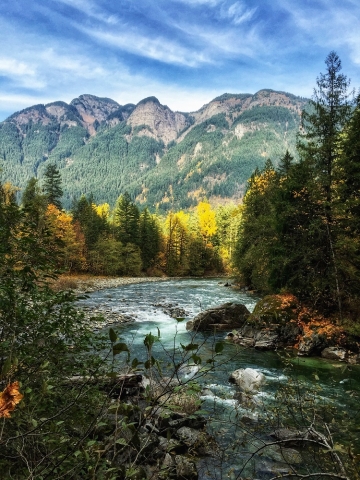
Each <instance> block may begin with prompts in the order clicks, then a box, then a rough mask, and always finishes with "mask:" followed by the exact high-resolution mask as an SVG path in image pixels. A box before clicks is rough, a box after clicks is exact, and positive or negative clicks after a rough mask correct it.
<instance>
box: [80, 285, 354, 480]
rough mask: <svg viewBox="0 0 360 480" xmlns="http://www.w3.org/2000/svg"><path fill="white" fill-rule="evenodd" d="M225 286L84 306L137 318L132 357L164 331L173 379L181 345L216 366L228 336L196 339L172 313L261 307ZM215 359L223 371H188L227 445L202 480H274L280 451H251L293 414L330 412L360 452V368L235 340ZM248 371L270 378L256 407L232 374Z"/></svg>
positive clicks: (337, 437) (133, 294)
mask: <svg viewBox="0 0 360 480" xmlns="http://www.w3.org/2000/svg"><path fill="white" fill-rule="evenodd" d="M224 282H226V280H225V281H224V279H221V278H220V279H209V278H205V279H176V280H167V281H159V282H151V283H139V284H132V285H124V286H121V287H117V288H112V289H107V290H100V291H96V292H93V293H91V294H89V297H88V298H87V299H85V300H82V301H81V304H82V305H84V306H86V307H87V308H91V309H93V308H94V309H95V308H99V307H101V308H107V309H108V310H110V311H112V312H113V313H119V314H122V315H126V316H130V317H132V318H133V319H134V320H135V321H134V322H132V323H126V324H122V325H119V326H118V327H119V328H118V332H119V335H120V336H121V341H124V342H126V343H127V344H128V345H130V348H131V356H132V358H133V357H137V358H138V359H139V360H140V361H144V360H146V359H147V352H146V349H145V347H144V337H145V335H147V334H148V333H150V332H151V333H152V334H153V335H156V336H158V334H159V333H160V342H156V343H155V344H154V348H153V352H152V354H153V356H154V357H155V358H156V359H157V360H159V361H161V362H162V365H163V368H164V372H165V373H164V374H166V369H168V370H171V367H172V366H173V365H174V363H176V362H178V361H179V353H178V347H179V346H180V345H181V344H183V345H187V344H189V343H191V342H192V343H196V344H198V345H201V348H200V350H199V351H198V352H197V355H199V356H200V357H201V358H202V365H210V364H207V363H206V360H207V359H209V358H211V356H212V355H213V351H214V345H215V343H216V342H219V341H221V340H222V339H223V338H224V336H225V333H226V332H221V333H216V334H211V335H210V334H207V335H203V334H197V335H195V336H194V334H193V333H192V332H187V331H186V321H182V322H178V321H177V320H176V319H175V318H173V317H172V316H171V315H173V316H177V317H186V319H191V318H192V317H194V316H195V315H196V314H198V313H199V312H200V311H202V310H205V309H207V308H209V307H212V306H217V305H220V304H222V303H225V302H238V303H243V304H245V305H246V306H247V308H248V309H249V310H250V311H252V310H253V308H254V306H255V304H256V302H257V300H258V298H256V297H254V296H251V295H247V294H246V293H245V292H239V291H236V290H234V289H232V288H228V287H225V286H224ZM115 327H116V325H115V326H114V328H115ZM174 352H175V353H174ZM176 352H177V353H176ZM215 360H216V362H215V368H214V369H212V370H209V371H208V372H206V373H203V372H200V373H199V372H197V370H198V368H197V367H195V366H190V367H189V368H184V369H183V370H182V375H183V378H184V379H186V380H190V379H191V377H192V376H194V378H196V379H197V380H198V382H199V383H200V385H201V387H202V392H201V399H202V406H201V409H202V410H204V411H207V412H208V415H209V418H210V420H209V422H208V430H209V431H210V432H211V433H212V434H214V436H215V437H216V440H217V442H218V443H219V445H220V450H219V451H218V452H217V455H215V457H216V458H211V460H209V459H208V460H202V461H201V462H200V463H199V469H200V472H201V473H200V477H199V478H201V479H202V480H210V479H222V478H230V479H235V478H239V475H240V474H241V475H242V477H243V478H245V476H248V477H247V478H259V479H260V478H262V479H267V478H272V477H274V476H275V474H278V475H279V474H281V473H284V472H285V471H289V467H288V465H287V464H286V462H285V463H284V459H283V457H282V456H281V455H280V458H279V452H278V451H277V450H276V449H273V450H271V451H270V453H269V452H268V450H267V451H266V452H265V451H263V452H259V453H260V455H255V456H254V457H253V458H252V459H251V460H250V461H249V462H247V460H248V459H249V458H250V457H251V453H252V452H254V451H255V450H256V449H257V448H259V447H261V446H262V445H263V444H264V442H265V441H268V440H269V437H266V436H265V434H264V432H265V431H266V429H267V430H268V431H270V430H269V426H270V427H271V426H272V427H273V428H274V429H275V428H277V427H279V426H281V424H282V422H283V421H284V419H285V417H284V416H283V415H284V413H283V412H285V410H286V411H287V412H288V414H289V416H290V417H292V418H293V422H294V425H298V424H297V423H296V422H299V418H298V416H299V415H300V416H301V417H302V420H303V422H304V424H306V421H308V420H309V419H308V416H309V415H310V411H311V412H312V414H313V412H314V411H315V410H316V411H318V412H322V415H324V421H326V422H327V423H328V424H330V425H331V430H332V431H333V432H334V434H333V438H334V442H335V445H337V444H338V445H340V447H339V448H342V449H345V450H346V449H349V447H350V446H351V445H352V447H351V448H352V449H353V450H354V451H355V452H356V451H357V453H359V445H360V440H359V439H360V411H359V410H360V406H359V405H360V402H359V398H360V366H347V365H345V364H341V363H337V362H332V361H329V360H324V359H321V358H315V357H310V358H306V357H300V358H299V357H296V356H294V355H293V354H292V353H290V354H289V353H286V352H269V351H267V352H262V351H256V350H254V349H246V348H242V347H237V346H234V345H232V344H231V343H228V342H224V349H223V351H222V352H221V354H220V355H217V356H216V359H215ZM247 367H250V368H253V369H256V370H259V371H261V372H262V373H263V374H264V375H265V377H266V383H265V385H264V386H263V387H262V388H261V390H260V392H259V393H258V394H256V395H255V396H254V397H253V399H252V401H251V404H250V405H248V404H246V402H245V403H244V402H239V401H238V395H239V391H238V387H236V386H235V385H233V384H230V383H229V381H228V378H229V375H230V373H231V372H232V371H234V370H236V369H238V368H247ZM199 375H200V376H199ZM198 376H199V378H197V377H198ZM286 389H288V390H286ZM300 393H301V397H300ZM296 395H298V397H296ZM306 406H309V412H306V411H305V410H306ZM291 408H292V409H293V412H291V411H290V410H291ZM282 409H283V410H282ZM289 409H290V410H289ZM289 412H290V413H289ZM324 412H325V413H324ZM295 417H296V418H295ZM309 421H310V420H309ZM245 464H246V468H245V470H244V471H242V469H243V468H244V465H245ZM298 468H301V466H300V467H298ZM282 469H283V470H282ZM286 469H287V470H286ZM274 472H275V473H274Z"/></svg>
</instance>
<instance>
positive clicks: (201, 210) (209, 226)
mask: <svg viewBox="0 0 360 480" xmlns="http://www.w3.org/2000/svg"><path fill="white" fill-rule="evenodd" d="M196 212H197V215H198V219H199V226H200V231H201V234H202V236H203V238H204V240H205V241H208V239H209V238H210V237H212V236H213V235H215V233H216V219H215V212H214V210H212V208H211V205H210V204H209V203H207V202H200V203H199V204H198V206H197V207H196Z"/></svg>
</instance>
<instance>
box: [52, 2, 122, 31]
mask: <svg viewBox="0 0 360 480" xmlns="http://www.w3.org/2000/svg"><path fill="white" fill-rule="evenodd" d="M53 1H55V2H60V3H64V4H65V5H69V6H70V7H73V8H76V9H77V10H79V11H80V12H82V13H84V14H85V15H87V16H88V17H91V18H94V19H96V20H99V21H101V22H104V23H107V24H109V25H116V24H117V23H119V19H118V17H117V16H116V15H109V14H108V13H106V12H104V11H103V10H101V9H100V8H99V7H98V5H97V4H96V3H95V2H93V1H92V0H53Z"/></svg>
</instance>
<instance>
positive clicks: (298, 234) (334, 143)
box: [234, 52, 360, 334]
mask: <svg viewBox="0 0 360 480" xmlns="http://www.w3.org/2000/svg"><path fill="white" fill-rule="evenodd" d="M326 65H327V70H326V73H325V74H321V75H320V77H319V78H318V80H317V88H316V90H315V94H314V99H313V101H312V102H311V105H310V107H311V109H310V110H308V111H307V112H304V113H303V124H302V130H301V132H300V134H299V137H298V153H299V157H300V160H299V161H298V162H294V159H293V158H292V156H291V155H290V154H289V153H288V152H286V153H285V154H284V156H283V157H282V159H281V161H280V163H279V166H278V167H277V168H274V167H273V165H272V163H271V162H270V161H268V162H267V164H266V165H265V167H264V168H263V169H262V170H261V171H259V170H257V171H256V172H254V174H253V175H252V177H251V179H250V181H249V187H248V190H247V193H246V196H245V198H244V202H243V206H242V217H241V224H240V232H239V235H238V239H239V240H238V242H237V245H236V252H235V255H234V264H235V266H236V268H237V270H238V272H239V274H240V276H241V278H242V280H243V282H244V283H245V284H246V285H250V286H251V287H252V288H255V289H257V290H259V291H261V292H264V293H279V292H290V293H293V294H295V295H296V296H298V298H299V299H300V300H302V301H304V302H306V303H307V304H308V305H310V306H312V307H313V308H316V309H318V310H320V311H321V312H322V313H324V314H325V315H334V313H336V317H337V319H338V320H340V321H343V322H345V323H347V324H348V325H347V327H348V328H349V329H350V330H352V331H353V333H357V334H359V333H360V328H359V317H360V296H359V292H360V283H359V282H360V275H359V273H360V270H359V268H360V250H359V225H360V195H359V192H360V143H359V131H360V130H359V128H360V123H359V121H360V96H358V97H357V98H356V100H355V102H354V101H353V100H352V97H351V95H349V93H348V87H349V82H348V80H347V78H346V77H345V76H344V75H343V74H342V73H341V62H340V59H339V58H338V56H337V55H336V54H335V53H334V52H331V53H330V54H329V56H328V57H327V59H326Z"/></svg>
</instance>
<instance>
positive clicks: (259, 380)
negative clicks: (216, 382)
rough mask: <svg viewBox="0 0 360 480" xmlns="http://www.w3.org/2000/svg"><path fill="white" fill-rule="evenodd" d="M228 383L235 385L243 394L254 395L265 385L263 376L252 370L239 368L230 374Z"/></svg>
mask: <svg viewBox="0 0 360 480" xmlns="http://www.w3.org/2000/svg"><path fill="white" fill-rule="evenodd" d="M229 382H232V383H236V385H238V386H239V387H240V388H241V390H242V391H243V392H247V393H255V392H256V391H258V390H259V389H260V387H261V385H262V384H263V383H265V375H264V374H263V373H261V372H258V371H257V370H254V369H253V368H239V370H235V371H234V372H232V374H231V375H230V378H229Z"/></svg>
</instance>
